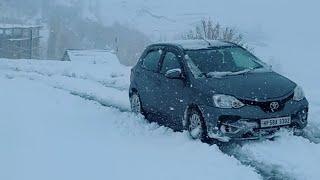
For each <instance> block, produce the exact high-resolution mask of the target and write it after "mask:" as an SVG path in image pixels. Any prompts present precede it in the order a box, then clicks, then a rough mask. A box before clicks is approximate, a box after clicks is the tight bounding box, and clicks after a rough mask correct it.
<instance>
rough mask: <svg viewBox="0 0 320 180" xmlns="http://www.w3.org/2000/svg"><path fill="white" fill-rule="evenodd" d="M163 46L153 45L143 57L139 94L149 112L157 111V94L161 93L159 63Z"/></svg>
mask: <svg viewBox="0 0 320 180" xmlns="http://www.w3.org/2000/svg"><path fill="white" fill-rule="evenodd" d="M162 49H163V48H162V47H153V48H150V49H149V50H148V52H147V53H145V55H144V57H142V60H141V61H142V62H141V70H140V71H139V72H138V73H139V82H138V83H139V84H138V86H139V95H140V98H141V102H142V106H143V108H144V110H145V111H146V112H148V113H155V112H157V111H158V110H157V107H158V106H157V95H158V93H159V88H160V81H159V78H158V76H159V66H160V65H159V64H160V59H161V58H162V54H163V53H162V52H163V50H162Z"/></svg>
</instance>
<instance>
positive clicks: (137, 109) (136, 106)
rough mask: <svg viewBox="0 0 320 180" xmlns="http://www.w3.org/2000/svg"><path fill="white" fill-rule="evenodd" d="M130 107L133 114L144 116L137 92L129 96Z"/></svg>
mask: <svg viewBox="0 0 320 180" xmlns="http://www.w3.org/2000/svg"><path fill="white" fill-rule="evenodd" d="M130 107H131V111H132V112H133V113H135V114H141V115H144V113H143V109H142V103H141V100H140V96H139V94H138V93H137V92H134V93H133V94H132V95H131V96H130Z"/></svg>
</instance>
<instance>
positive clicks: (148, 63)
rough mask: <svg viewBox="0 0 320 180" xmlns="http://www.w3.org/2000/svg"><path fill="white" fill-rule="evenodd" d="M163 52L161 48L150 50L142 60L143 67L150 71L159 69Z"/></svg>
mask: <svg viewBox="0 0 320 180" xmlns="http://www.w3.org/2000/svg"><path fill="white" fill-rule="evenodd" d="M161 54H162V51H161V50H153V51H150V52H148V54H147V55H146V56H145V57H144V58H143V60H142V65H143V67H144V68H146V69H147V70H150V71H157V70H158V65H159V60H160V58H161Z"/></svg>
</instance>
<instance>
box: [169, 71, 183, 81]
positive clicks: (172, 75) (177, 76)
mask: <svg viewBox="0 0 320 180" xmlns="http://www.w3.org/2000/svg"><path fill="white" fill-rule="evenodd" d="M165 76H166V77H167V78H169V79H182V70H181V69H170V70H168V71H167V72H166V74H165Z"/></svg>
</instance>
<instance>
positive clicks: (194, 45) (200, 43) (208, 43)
mask: <svg viewBox="0 0 320 180" xmlns="http://www.w3.org/2000/svg"><path fill="white" fill-rule="evenodd" d="M158 44H172V45H177V46H181V47H182V48H183V49H191V50H192V49H205V48H210V47H223V46H233V45H234V44H232V43H229V42H225V41H219V40H178V41H170V42H162V43H158Z"/></svg>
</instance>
